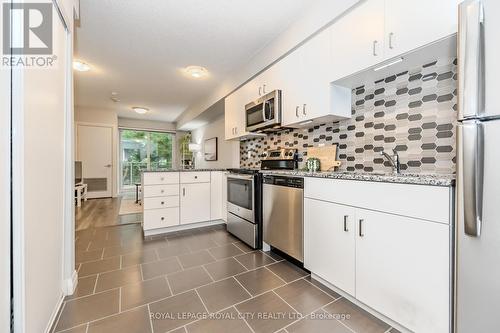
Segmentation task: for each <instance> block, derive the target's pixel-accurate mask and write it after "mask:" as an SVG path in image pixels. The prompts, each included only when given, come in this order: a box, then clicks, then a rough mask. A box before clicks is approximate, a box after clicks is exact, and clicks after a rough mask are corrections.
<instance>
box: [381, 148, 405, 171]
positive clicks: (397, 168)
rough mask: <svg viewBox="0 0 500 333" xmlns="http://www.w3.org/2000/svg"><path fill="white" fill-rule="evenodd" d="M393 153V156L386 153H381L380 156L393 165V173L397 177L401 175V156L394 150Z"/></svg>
mask: <svg viewBox="0 0 500 333" xmlns="http://www.w3.org/2000/svg"><path fill="white" fill-rule="evenodd" d="M392 152H393V153H394V155H392V156H390V155H389V154H387V153H386V152H385V151H381V152H380V155H382V156H384V157H385V158H386V159H387V160H388V161H389V163H391V167H392V173H393V174H395V175H399V174H400V173H401V163H400V161H399V155H398V152H397V151H395V150H394V149H393V150H392Z"/></svg>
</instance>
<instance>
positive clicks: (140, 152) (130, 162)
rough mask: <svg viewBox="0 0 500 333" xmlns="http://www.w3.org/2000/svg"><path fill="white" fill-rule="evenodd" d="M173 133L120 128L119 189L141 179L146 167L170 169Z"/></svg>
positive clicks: (128, 186)
mask: <svg viewBox="0 0 500 333" xmlns="http://www.w3.org/2000/svg"><path fill="white" fill-rule="evenodd" d="M174 141H175V140H174V134H173V133H165V132H153V131H140V130H131V129H120V165H121V173H120V174H121V177H120V178H121V179H120V184H121V189H122V190H127V189H131V188H132V187H134V184H135V183H140V181H141V171H142V170H146V169H148V170H149V169H171V168H172V163H173V154H174V152H173V150H174Z"/></svg>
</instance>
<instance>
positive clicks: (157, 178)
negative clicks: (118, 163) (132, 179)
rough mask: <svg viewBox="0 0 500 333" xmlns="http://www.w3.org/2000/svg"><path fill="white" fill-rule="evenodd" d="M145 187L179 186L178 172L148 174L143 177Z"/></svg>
mask: <svg viewBox="0 0 500 333" xmlns="http://www.w3.org/2000/svg"><path fill="white" fill-rule="evenodd" d="M143 182H144V184H143V185H160V184H177V183H178V182H179V173H178V172H146V173H144V175H143Z"/></svg>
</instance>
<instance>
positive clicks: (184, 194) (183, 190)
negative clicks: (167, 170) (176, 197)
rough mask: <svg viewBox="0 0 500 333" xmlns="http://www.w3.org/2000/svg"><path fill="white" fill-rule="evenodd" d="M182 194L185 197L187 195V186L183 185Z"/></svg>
mask: <svg viewBox="0 0 500 333" xmlns="http://www.w3.org/2000/svg"><path fill="white" fill-rule="evenodd" d="M182 196H183V197H185V196H186V188H185V187H183V188H182Z"/></svg>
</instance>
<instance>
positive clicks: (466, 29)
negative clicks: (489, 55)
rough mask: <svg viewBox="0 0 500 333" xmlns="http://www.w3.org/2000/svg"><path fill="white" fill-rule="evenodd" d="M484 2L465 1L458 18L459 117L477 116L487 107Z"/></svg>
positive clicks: (475, 0) (460, 7)
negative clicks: (485, 104) (483, 35)
mask: <svg viewBox="0 0 500 333" xmlns="http://www.w3.org/2000/svg"><path fill="white" fill-rule="evenodd" d="M483 22H484V15H483V6H482V4H481V2H480V1H478V0H472V1H465V2H463V3H461V4H460V6H459V20H458V32H459V33H458V36H459V38H460V40H459V41H458V72H459V73H462V75H459V76H458V91H459V92H460V93H459V94H458V98H459V100H458V119H465V118H474V117H476V116H479V115H480V114H481V113H483V111H484V89H483V88H484V54H483V52H482V51H483V46H482V36H481V35H482V33H483V32H482V31H483V29H481V27H482V25H483Z"/></svg>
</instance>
